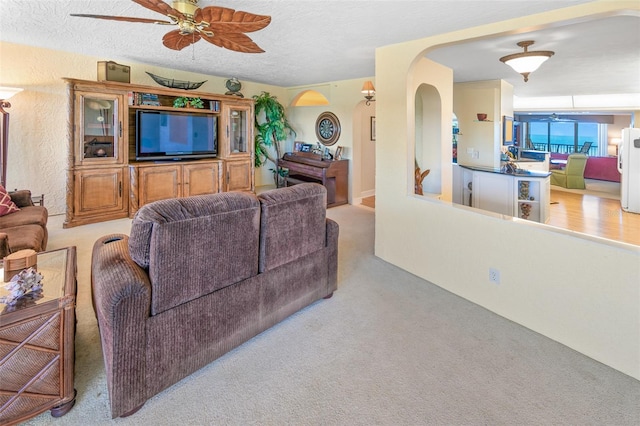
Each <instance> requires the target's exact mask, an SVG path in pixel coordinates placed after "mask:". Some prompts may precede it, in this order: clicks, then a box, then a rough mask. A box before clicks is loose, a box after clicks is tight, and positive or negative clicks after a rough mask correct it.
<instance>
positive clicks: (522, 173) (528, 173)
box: [458, 164, 551, 178]
mask: <svg viewBox="0 0 640 426" xmlns="http://www.w3.org/2000/svg"><path fill="white" fill-rule="evenodd" d="M458 165H459V166H460V167H464V168H465V169H468V170H473V171H476V172H486V173H496V174H500V175H506V176H515V177H530V178H546V177H548V176H550V175H551V172H541V171H537V170H522V169H520V170H519V171H517V172H515V173H507V172H506V171H503V170H502V169H500V168H497V167H486V166H466V165H463V164H458Z"/></svg>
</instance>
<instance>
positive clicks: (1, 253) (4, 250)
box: [0, 232, 11, 259]
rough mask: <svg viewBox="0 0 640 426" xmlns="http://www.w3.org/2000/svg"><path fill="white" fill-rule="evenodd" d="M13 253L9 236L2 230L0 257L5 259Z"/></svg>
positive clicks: (0, 233)
mask: <svg viewBox="0 0 640 426" xmlns="http://www.w3.org/2000/svg"><path fill="white" fill-rule="evenodd" d="M10 254H11V249H10V248H9V236H8V235H7V234H5V233H4V232H0V259H4V258H5V257H7V256H8V255H10Z"/></svg>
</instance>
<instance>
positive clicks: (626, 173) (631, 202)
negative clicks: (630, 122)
mask: <svg viewBox="0 0 640 426" xmlns="http://www.w3.org/2000/svg"><path fill="white" fill-rule="evenodd" d="M618 171H619V172H620V174H621V177H620V203H621V204H622V210H624V211H627V212H631V213H640V129H633V128H631V129H622V142H620V146H619V148H618Z"/></svg>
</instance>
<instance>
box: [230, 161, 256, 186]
mask: <svg viewBox="0 0 640 426" xmlns="http://www.w3.org/2000/svg"><path fill="white" fill-rule="evenodd" d="M225 178H226V179H225V191H252V190H253V179H252V168H251V160H246V161H226V162H225Z"/></svg>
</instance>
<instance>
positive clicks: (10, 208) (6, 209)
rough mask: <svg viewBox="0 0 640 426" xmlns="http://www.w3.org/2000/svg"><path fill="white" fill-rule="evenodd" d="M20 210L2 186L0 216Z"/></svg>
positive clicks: (0, 188)
mask: <svg viewBox="0 0 640 426" xmlns="http://www.w3.org/2000/svg"><path fill="white" fill-rule="evenodd" d="M18 210H20V209H19V208H18V206H16V204H15V203H14V202H13V201H11V197H10V196H9V194H7V190H6V189H4V187H3V186H2V185H0V216H4V215H6V214H9V213H13V212H17V211H18Z"/></svg>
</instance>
